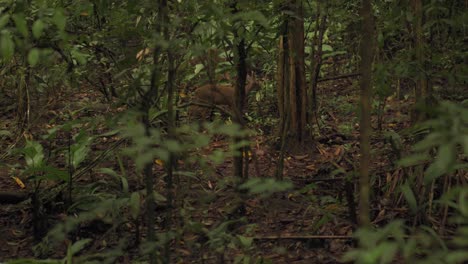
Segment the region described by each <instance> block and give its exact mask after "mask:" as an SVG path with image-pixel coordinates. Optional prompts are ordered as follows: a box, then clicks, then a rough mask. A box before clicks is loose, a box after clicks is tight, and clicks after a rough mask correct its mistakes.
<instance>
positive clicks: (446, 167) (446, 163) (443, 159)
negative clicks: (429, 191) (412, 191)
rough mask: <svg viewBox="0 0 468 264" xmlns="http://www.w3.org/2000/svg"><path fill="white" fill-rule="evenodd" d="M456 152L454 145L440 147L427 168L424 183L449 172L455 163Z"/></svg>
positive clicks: (448, 144) (447, 144)
mask: <svg viewBox="0 0 468 264" xmlns="http://www.w3.org/2000/svg"><path fill="white" fill-rule="evenodd" d="M456 152H457V150H456V148H455V145H454V144H450V143H446V144H443V145H440V147H439V151H438V153H437V158H436V159H435V161H434V162H433V163H432V164H431V165H430V166H429V167H428V168H427V170H426V172H425V178H424V182H425V183H426V184H428V183H431V182H432V181H433V180H435V179H436V178H438V177H440V176H442V175H443V174H445V173H447V172H449V171H450V169H451V167H452V166H453V164H454V163H455V160H456V155H455V153H456Z"/></svg>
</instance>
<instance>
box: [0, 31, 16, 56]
mask: <svg viewBox="0 0 468 264" xmlns="http://www.w3.org/2000/svg"><path fill="white" fill-rule="evenodd" d="M14 52H15V43H14V42H13V39H12V38H11V34H10V32H9V31H6V32H4V33H3V34H2V37H1V38H0V54H1V55H2V57H3V58H4V59H5V60H10V59H11V58H12V57H13V53H14Z"/></svg>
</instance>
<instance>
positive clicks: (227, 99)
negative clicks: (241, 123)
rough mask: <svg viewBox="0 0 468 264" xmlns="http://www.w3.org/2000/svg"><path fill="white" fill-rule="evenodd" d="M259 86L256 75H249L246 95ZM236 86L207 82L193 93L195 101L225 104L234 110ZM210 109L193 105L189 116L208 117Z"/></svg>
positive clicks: (218, 104) (208, 103)
mask: <svg viewBox="0 0 468 264" xmlns="http://www.w3.org/2000/svg"><path fill="white" fill-rule="evenodd" d="M258 87H259V84H258V82H257V81H256V79H255V78H254V77H250V76H248V78H247V84H246V86H245V95H246V96H247V95H248V94H249V93H250V92H251V91H252V90H255V89H257V88H258ZM234 97H235V87H234V86H232V85H214V84H207V85H203V86H200V87H198V88H197V89H195V92H194V94H193V101H194V102H196V103H202V104H207V105H217V106H225V107H227V108H228V109H230V110H232V108H233V107H234V105H235V101H234ZM209 111H210V109H207V107H203V106H198V105H193V106H192V107H191V108H190V109H189V116H191V117H205V118H206V117H207V114H208V113H209Z"/></svg>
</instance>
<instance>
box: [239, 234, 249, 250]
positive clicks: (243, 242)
mask: <svg viewBox="0 0 468 264" xmlns="http://www.w3.org/2000/svg"><path fill="white" fill-rule="evenodd" d="M237 238H238V239H239V242H240V244H241V245H242V246H243V247H245V248H249V247H251V246H252V242H253V238H252V237H246V236H241V235H238V236H237Z"/></svg>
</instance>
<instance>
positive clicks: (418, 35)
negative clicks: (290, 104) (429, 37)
mask: <svg viewBox="0 0 468 264" xmlns="http://www.w3.org/2000/svg"><path fill="white" fill-rule="evenodd" d="M411 7H412V9H413V14H414V24H413V31H414V32H413V34H414V36H413V39H414V51H415V60H416V65H418V71H417V72H418V75H417V77H416V87H415V90H414V95H415V99H416V105H415V106H416V108H419V109H425V107H426V106H427V99H428V98H429V88H428V87H429V86H428V81H427V76H426V70H425V56H426V54H425V52H424V39H423V28H422V27H423V2H422V0H412V1H411ZM423 111H424V110H422V111H421V110H418V109H415V110H414V114H413V118H412V122H413V124H414V123H416V122H419V121H422V120H424V119H425V114H424V112H423Z"/></svg>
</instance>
